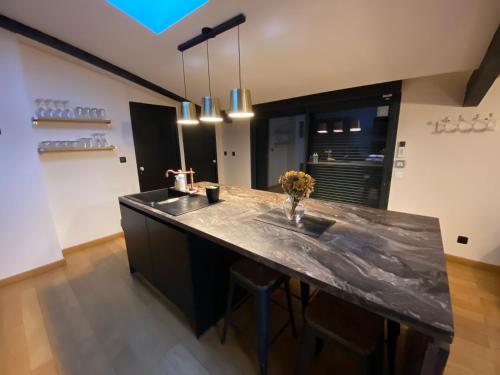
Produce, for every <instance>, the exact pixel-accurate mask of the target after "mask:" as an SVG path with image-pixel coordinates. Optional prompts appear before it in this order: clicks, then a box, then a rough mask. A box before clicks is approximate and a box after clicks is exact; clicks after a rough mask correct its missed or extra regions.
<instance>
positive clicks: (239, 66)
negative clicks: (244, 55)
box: [238, 25, 241, 90]
mask: <svg viewBox="0 0 500 375" xmlns="http://www.w3.org/2000/svg"><path fill="white" fill-rule="evenodd" d="M238 74H239V80H240V90H241V53H240V25H238Z"/></svg>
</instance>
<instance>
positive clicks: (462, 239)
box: [457, 236, 469, 245]
mask: <svg viewBox="0 0 500 375" xmlns="http://www.w3.org/2000/svg"><path fill="white" fill-rule="evenodd" d="M457 242H458V243H461V244H463V245H467V243H468V242H469V237H465V236H458V237H457Z"/></svg>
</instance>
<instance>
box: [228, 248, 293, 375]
mask: <svg viewBox="0 0 500 375" xmlns="http://www.w3.org/2000/svg"><path fill="white" fill-rule="evenodd" d="M281 285H283V286H284V290H285V293H286V300H287V305H288V313H289V316H290V320H289V321H288V322H287V323H286V324H285V325H284V326H283V327H282V328H281V329H280V330H279V332H278V334H277V335H276V337H275V339H276V338H277V337H278V336H279V335H280V334H281V333H282V332H283V331H284V330H285V328H286V327H287V326H288V324H290V325H291V328H292V334H293V337H297V332H296V328H295V320H294V317H293V308H292V298H291V293H290V277H289V276H287V275H283V274H281V273H279V272H278V271H275V270H273V269H271V268H269V267H266V266H264V265H262V264H260V263H257V262H255V261H253V260H250V259H248V258H241V259H240V260H238V261H236V262H235V263H234V264H233V265H232V266H231V267H230V278H229V291H228V294H227V304H226V315H225V318H224V328H223V331H222V338H221V343H222V344H224V343H225V342H226V334H227V327H228V325H229V320H230V315H231V311H232V310H233V294H234V290H235V286H240V287H242V288H243V289H245V290H246V291H247V292H249V293H250V294H251V295H252V296H253V297H254V298H255V300H256V308H257V317H258V332H257V334H258V352H259V367H260V373H261V375H265V374H266V373H267V357H268V355H267V352H268V334H269V314H270V304H271V294H272V293H273V291H275V290H276V289H278V288H279V287H280V286H281ZM273 341H274V340H272V342H273Z"/></svg>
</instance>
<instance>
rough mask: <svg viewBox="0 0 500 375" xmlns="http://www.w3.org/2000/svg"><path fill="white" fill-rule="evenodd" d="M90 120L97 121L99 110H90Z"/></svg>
mask: <svg viewBox="0 0 500 375" xmlns="http://www.w3.org/2000/svg"><path fill="white" fill-rule="evenodd" d="M90 118H91V119H92V120H97V119H98V118H99V110H98V109H97V108H91V109H90Z"/></svg>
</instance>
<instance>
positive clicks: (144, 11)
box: [107, 0, 209, 34]
mask: <svg viewBox="0 0 500 375" xmlns="http://www.w3.org/2000/svg"><path fill="white" fill-rule="evenodd" d="M107 1H108V3H110V4H111V5H113V6H115V7H116V8H118V9H120V10H121V11H122V12H123V13H125V14H126V15H127V16H129V17H131V18H133V19H134V20H135V21H137V22H139V23H140V24H141V25H143V26H145V27H147V28H148V29H149V30H151V31H152V32H154V33H155V34H161V33H162V32H164V31H165V30H166V29H168V28H169V27H170V26H172V25H173V24H175V23H177V22H179V21H180V20H182V19H183V18H184V17H186V16H188V15H189V14H191V13H193V12H194V11H195V10H196V9H198V8H200V7H202V6H203V5H205V4H206V3H208V1H209V0H182V1H179V0H141V1H137V0H107Z"/></svg>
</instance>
